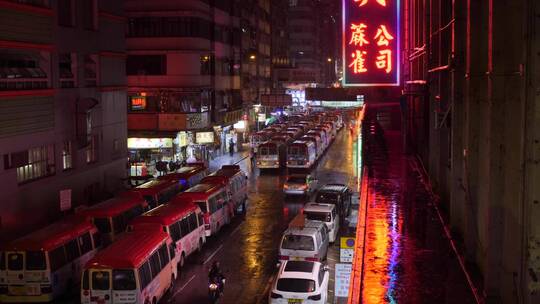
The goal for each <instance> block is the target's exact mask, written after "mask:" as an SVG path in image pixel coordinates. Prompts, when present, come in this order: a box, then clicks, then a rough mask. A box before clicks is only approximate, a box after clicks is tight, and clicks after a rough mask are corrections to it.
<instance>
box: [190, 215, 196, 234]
mask: <svg viewBox="0 0 540 304" xmlns="http://www.w3.org/2000/svg"><path fill="white" fill-rule="evenodd" d="M188 221H189V232H191V231H193V230H195V228H197V216H196V215H195V213H193V212H192V213H191V214H190V215H189V217H188Z"/></svg>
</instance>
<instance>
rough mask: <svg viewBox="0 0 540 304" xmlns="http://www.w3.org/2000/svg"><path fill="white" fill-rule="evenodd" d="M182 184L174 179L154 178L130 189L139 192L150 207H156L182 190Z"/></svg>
mask: <svg viewBox="0 0 540 304" xmlns="http://www.w3.org/2000/svg"><path fill="white" fill-rule="evenodd" d="M182 190H183V189H182V185H181V184H180V183H179V182H178V181H177V180H174V179H155V180H151V181H149V182H147V183H144V184H142V185H140V186H138V187H136V188H134V189H131V190H130V191H133V192H137V193H140V194H141V195H142V197H143V198H144V199H145V200H146V201H147V202H148V204H149V205H150V208H156V207H157V206H159V205H163V204H165V203H167V202H169V201H170V200H171V198H173V197H174V196H175V195H176V194H178V193H180V192H181V191H182Z"/></svg>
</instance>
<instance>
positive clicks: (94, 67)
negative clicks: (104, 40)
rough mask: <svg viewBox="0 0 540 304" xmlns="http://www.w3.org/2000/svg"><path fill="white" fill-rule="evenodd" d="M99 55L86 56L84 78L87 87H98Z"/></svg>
mask: <svg viewBox="0 0 540 304" xmlns="http://www.w3.org/2000/svg"><path fill="white" fill-rule="evenodd" d="M97 62H98V58H97V55H90V54H87V55H84V78H85V85H86V86H87V87H95V86H97V75H98V64H97Z"/></svg>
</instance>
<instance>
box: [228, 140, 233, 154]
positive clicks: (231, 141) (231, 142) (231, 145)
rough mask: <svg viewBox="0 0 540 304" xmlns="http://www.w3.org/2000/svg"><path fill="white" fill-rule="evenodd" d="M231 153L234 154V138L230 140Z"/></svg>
mask: <svg viewBox="0 0 540 304" xmlns="http://www.w3.org/2000/svg"><path fill="white" fill-rule="evenodd" d="M229 154H230V155H231V156H233V155H234V141H233V140H232V138H231V139H230V140H229Z"/></svg>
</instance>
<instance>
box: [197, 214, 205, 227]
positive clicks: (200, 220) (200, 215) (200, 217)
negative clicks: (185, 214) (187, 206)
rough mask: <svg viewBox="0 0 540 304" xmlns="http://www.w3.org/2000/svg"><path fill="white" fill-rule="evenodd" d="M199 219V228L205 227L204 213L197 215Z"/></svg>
mask: <svg viewBox="0 0 540 304" xmlns="http://www.w3.org/2000/svg"><path fill="white" fill-rule="evenodd" d="M197 217H198V218H199V226H203V225H204V218H203V214H202V212H199V213H198V214H197Z"/></svg>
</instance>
